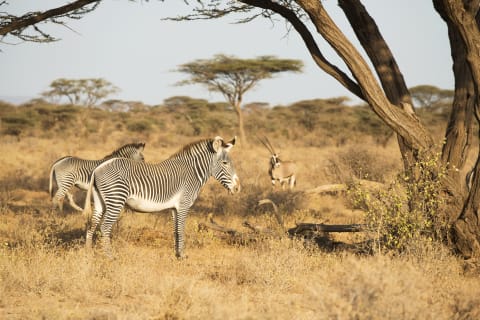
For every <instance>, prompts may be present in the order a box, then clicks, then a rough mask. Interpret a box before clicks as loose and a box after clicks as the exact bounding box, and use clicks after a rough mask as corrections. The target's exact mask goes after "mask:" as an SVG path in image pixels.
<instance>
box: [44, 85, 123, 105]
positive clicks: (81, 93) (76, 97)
mask: <svg viewBox="0 0 480 320" xmlns="http://www.w3.org/2000/svg"><path fill="white" fill-rule="evenodd" d="M50 88H51V89H50V90H49V91H46V92H44V93H42V96H44V97H46V98H50V99H53V100H60V99H62V98H66V99H67V100H68V101H69V102H70V103H71V104H75V105H84V106H86V107H88V108H90V107H92V106H94V105H95V104H96V103H97V102H98V101H100V100H101V99H104V98H106V97H108V96H109V95H110V94H112V93H115V92H118V90H119V89H118V88H117V87H115V86H114V85H112V84H111V83H110V82H108V81H107V80H105V79H101V78H100V79H63V78H61V79H57V80H54V81H52V83H51V84H50Z"/></svg>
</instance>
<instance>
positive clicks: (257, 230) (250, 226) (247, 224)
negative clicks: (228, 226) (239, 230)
mask: <svg viewBox="0 0 480 320" xmlns="http://www.w3.org/2000/svg"><path fill="white" fill-rule="evenodd" d="M242 225H243V226H244V227H245V228H248V229H250V230H252V231H253V232H255V233H261V234H273V230H271V229H269V228H264V227H261V226H256V225H253V224H251V223H250V222H248V221H244V222H243V224H242Z"/></svg>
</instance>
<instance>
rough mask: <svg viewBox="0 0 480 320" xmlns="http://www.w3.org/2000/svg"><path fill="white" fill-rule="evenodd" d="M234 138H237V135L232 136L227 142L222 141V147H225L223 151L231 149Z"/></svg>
mask: <svg viewBox="0 0 480 320" xmlns="http://www.w3.org/2000/svg"><path fill="white" fill-rule="evenodd" d="M236 140H237V136H235V137H233V139H232V140H230V141H229V142H227V143H224V144H223V148H224V149H225V151H227V152H229V151H230V150H231V149H232V147H233V146H234V145H235V141H236Z"/></svg>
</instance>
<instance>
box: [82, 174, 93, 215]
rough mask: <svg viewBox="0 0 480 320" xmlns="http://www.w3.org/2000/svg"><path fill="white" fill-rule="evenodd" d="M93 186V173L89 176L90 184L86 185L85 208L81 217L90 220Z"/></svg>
mask: <svg viewBox="0 0 480 320" xmlns="http://www.w3.org/2000/svg"><path fill="white" fill-rule="evenodd" d="M94 184H95V173H92V175H91V176H90V183H89V184H88V189H87V196H86V197H85V206H84V207H83V216H84V217H86V218H88V219H89V218H90V216H91V213H92V199H91V198H92V189H93V188H94Z"/></svg>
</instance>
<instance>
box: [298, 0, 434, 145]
mask: <svg viewBox="0 0 480 320" xmlns="http://www.w3.org/2000/svg"><path fill="white" fill-rule="evenodd" d="M297 2H298V4H299V5H300V6H301V7H302V8H303V9H304V10H305V12H307V14H308V16H309V17H310V19H311V20H312V22H313V24H314V25H315V27H316V28H317V31H318V32H319V33H320V34H321V35H322V37H323V38H324V39H325V40H327V41H328V43H329V44H330V45H331V46H332V48H333V49H334V50H335V51H336V52H337V54H338V55H339V56H340V57H341V58H342V60H343V61H344V62H345V64H346V65H347V67H348V68H349V69H350V71H351V73H352V74H353V76H354V78H355V79H356V80H357V82H358V85H359V86H360V89H361V91H362V93H363V96H364V97H365V101H367V103H368V104H369V105H370V107H371V108H372V110H373V111H374V112H375V113H376V114H377V115H378V116H379V117H380V118H381V119H382V120H383V121H384V122H385V123H386V124H387V125H388V126H389V127H390V128H392V129H393V130H394V131H395V132H396V133H397V134H399V135H400V136H401V137H402V138H403V139H404V141H405V143H406V145H407V146H408V148H411V149H414V150H420V149H425V150H429V149H430V148H431V147H432V145H433V139H432V137H431V136H430V135H429V134H428V132H427V131H426V130H425V128H424V127H423V126H422V125H421V124H420V123H419V122H418V121H417V120H416V119H415V118H414V117H412V116H411V115H410V112H406V111H404V110H403V109H400V108H396V107H395V106H394V105H392V103H391V102H390V101H389V100H388V99H387V97H386V96H385V94H384V92H383V90H382V88H381V87H380V86H379V84H378V82H377V80H376V79H375V76H374V75H373V74H372V72H371V70H370V68H369V66H368V64H367V63H366V62H365V60H364V59H363V57H362V56H361V55H360V53H359V52H358V51H357V50H356V48H355V47H354V46H353V45H352V44H351V43H350V42H349V41H348V39H347V38H346V37H345V35H344V34H343V33H342V32H341V31H340V30H339V29H338V27H337V26H336V25H335V23H334V22H333V21H332V19H331V18H330V16H329V15H328V13H327V12H326V10H325V8H324V7H323V5H322V3H321V2H320V1H317V0H298V1H297Z"/></svg>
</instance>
